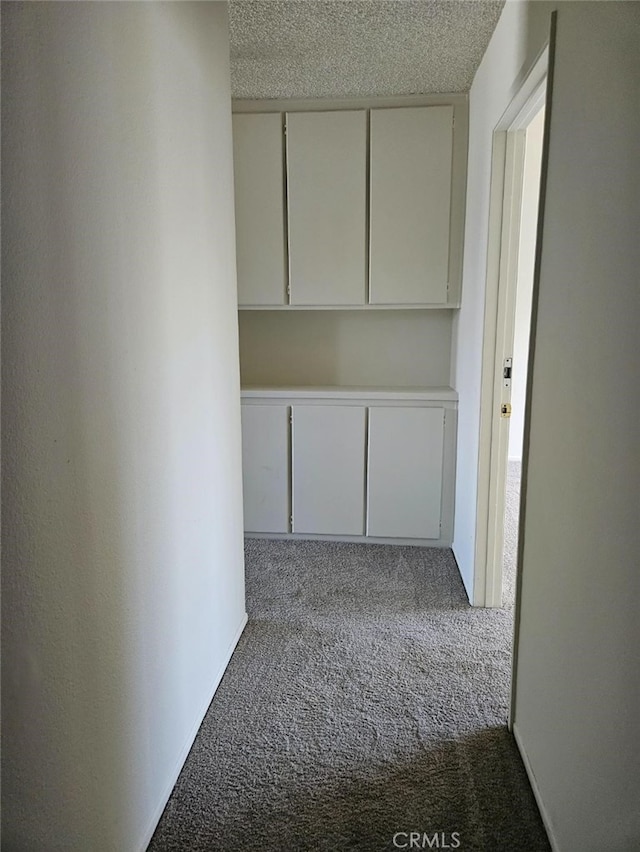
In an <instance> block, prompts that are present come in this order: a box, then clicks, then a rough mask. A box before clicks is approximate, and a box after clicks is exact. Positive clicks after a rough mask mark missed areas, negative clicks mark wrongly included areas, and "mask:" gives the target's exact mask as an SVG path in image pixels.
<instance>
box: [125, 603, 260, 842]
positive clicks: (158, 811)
mask: <svg viewBox="0 0 640 852" xmlns="http://www.w3.org/2000/svg"><path fill="white" fill-rule="evenodd" d="M247 620H248V616H247V613H246V612H245V614H244V617H243V619H242V621H241V622H240V626H239V627H238V631H237V633H236V635H235V637H234V639H233V641H232V642H231V644H230V645H229V648H228V650H227V653H226V654H225V657H224V660H223V662H222V665H221V666H220V671H219V672H218V675H217V676H216V679H215V681H214V683H213V687H212V689H211V693H210V695H209V697H208V698H207V699H206V701H205V703H204V707H202V708H201V711H200V712H199V713H198V715H197V717H196V723H195V724H194V726H193V728H192V730H191V731H190V733H189V736H188V737H187V739H186V742H185V744H184V746H183V747H182V750H181V752H180V756H179V758H178V761H177V763H176V766H175V769H174V771H173V772H172V774H171V776H170V778H169V782H168V783H167V786H166V787H165V791H164V793H163V794H162V796H161V798H160V804H159V805H158V807H157V808H156V810H155V813H154V815H153V818H152V819H151V823H150V825H149V828H148V829H147V831H146V832H145V834H144V835H143V839H142V842H141V843H140V845H139V846H138V850H139V852H146V849H147V847H148V845H149V843H150V842H151V838H152V837H153V833H154V831H155V830H156V828H157V826H158V823H159V822H160V817H161V816H162V814H163V811H164V809H165V808H166V806H167V802H168V801H169V796H170V795H171V793H172V791H173V788H174V787H175V786H176V781H177V780H178V776H179V775H180V772H181V771H182V767H183V766H184V762H185V760H186V759H187V755H188V754H189V752H190V751H191V746H192V745H193V742H194V740H195V738H196V734H197V733H198V731H199V730H200V725H202V720H203V719H204V717H205V715H206V712H207V710H208V709H209V705H210V704H211V702H212V701H213V697H214V695H215V694H216V690H217V689H218V687H219V686H220V681H221V680H222V676H223V675H224V673H225V671H226V670H227V666H228V665H229V661H230V660H231V657H232V655H233V652H234V651H235V649H236V645H237V644H238V641H239V640H240V637H241V636H242V632H243V630H244V628H245V627H246V626H247Z"/></svg>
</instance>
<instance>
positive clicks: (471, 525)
mask: <svg viewBox="0 0 640 852" xmlns="http://www.w3.org/2000/svg"><path fill="white" fill-rule="evenodd" d="M552 8H553V4H551V3H546V2H532V3H524V2H522V3H521V2H513V0H510V2H507V3H506V4H505V7H504V10H503V12H502V15H501V17H500V21H499V22H498V26H497V27H496V30H495V32H494V34H493V37H492V39H491V41H490V43H489V47H488V48H487V51H486V53H485V56H484V58H483V60H482V62H481V64H480V67H479V69H478V72H477V74H476V77H475V79H474V82H473V86H472V88H471V93H470V98H469V165H468V174H467V208H466V224H465V246H464V271H463V282H462V301H461V308H460V311H459V312H458V315H457V316H456V318H455V320H454V326H453V339H452V363H453V364H454V365H455V367H454V373H453V384H454V387H455V388H456V390H457V391H458V393H459V394H460V408H459V419H458V450H457V462H456V470H457V473H456V507H455V533H454V543H453V550H454V554H455V557H456V560H457V562H458V566H459V568H460V573H461V575H462V579H463V582H464V584H465V587H466V590H467V594H468V595H469V598H470V599H473V580H474V560H475V539H476V510H477V498H478V446H479V428H480V382H481V366H482V342H483V341H482V335H483V322H484V297H485V284H486V267H487V236H488V221H489V187H490V179H491V149H492V141H493V139H492V137H493V131H494V128H495V126H496V124H497V123H498V121H499V119H500V117H501V116H502V113H503V112H504V111H505V109H506V108H507V106H508V105H509V103H510V102H511V100H512V99H513V97H514V95H515V94H516V93H517V92H518V90H519V88H520V87H521V85H522V82H523V80H524V79H525V77H526V74H527V73H528V71H529V70H530V68H531V66H532V65H533V63H534V62H535V59H536V57H537V56H538V54H539V53H540V52H541V51H542V49H543V48H544V45H545V43H546V41H547V40H548V37H549V22H550V15H551V9H552Z"/></svg>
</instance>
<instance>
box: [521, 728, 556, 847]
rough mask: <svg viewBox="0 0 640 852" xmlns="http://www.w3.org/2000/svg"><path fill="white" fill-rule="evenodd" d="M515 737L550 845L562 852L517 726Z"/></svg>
mask: <svg viewBox="0 0 640 852" xmlns="http://www.w3.org/2000/svg"><path fill="white" fill-rule="evenodd" d="M513 737H514V739H515V741H516V745H517V747H518V751H519V752H520V757H521V758H522V762H523V764H524V768H525V771H526V773H527V778H528V779H529V784H530V785H531V789H532V791H533V795H534V798H535V800H536V804H537V806H538V810H539V811H540V816H541V817H542V822H543V824H544V828H545V831H546V832H547V837H548V839H549V843H550V845H551V849H552V850H553V852H560V844H559V843H558V840H557V838H556V836H555V834H554V833H553V826H552V824H551V819H550V817H549V813H548V811H547V808H546V806H545V803H544V801H543V799H542V794H541V793H540V789H539V787H538V782H537V781H536V776H535V775H534V774H533V769H532V768H531V762H530V760H529V755H528V754H527V752H526V751H525V748H524V745H523V743H522V740H521V738H520V734H519V733H518V729H517V727H516V725H514V726H513Z"/></svg>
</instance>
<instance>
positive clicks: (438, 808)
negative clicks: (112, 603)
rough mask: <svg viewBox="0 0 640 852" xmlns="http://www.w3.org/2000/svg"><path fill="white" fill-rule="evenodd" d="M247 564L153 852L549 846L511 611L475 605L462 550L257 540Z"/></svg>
mask: <svg viewBox="0 0 640 852" xmlns="http://www.w3.org/2000/svg"><path fill="white" fill-rule="evenodd" d="M510 505H511V503H510ZM507 525H508V520H507ZM513 561H514V560H513V559H510V560H506V562H507V567H506V570H507V572H509V570H511V571H512V570H513ZM246 567H247V595H248V601H247V603H248V611H249V624H248V626H247V628H246V630H245V633H244V635H243V637H242V639H241V641H240V643H239V645H238V647H237V650H236V652H235V654H234V656H233V658H232V661H231V664H230V666H229V668H228V670H227V673H226V674H225V676H224V679H223V681H222V683H221V685H220V688H219V689H218V692H217V694H216V697H215V699H214V701H213V704H212V706H211V708H210V709H209V712H208V714H207V716H206V718H205V720H204V723H203V726H202V728H201V730H200V732H199V734H198V737H197V739H196V742H195V745H194V747H193V749H192V751H191V754H190V756H189V758H188V759H187V762H186V765H185V767H184V769H183V772H182V774H181V776H180V778H179V781H178V783H177V785H176V788H175V790H174V792H173V794H172V797H171V799H170V801H169V805H168V806H167V809H166V811H165V814H164V816H163V817H162V819H161V821H160V824H159V826H158V829H157V831H156V834H155V836H154V838H153V840H152V842H151V845H150V847H149V852H160V850H176V852H177V850H185V849H189V850H191V851H192V852H200V850H202V852H205V850H206V852H214V850H229V849H237V850H242V849H261V850H270V851H271V850H272V852H289V850H310V852H311V850H327V852H338V850H363V852H376V850H385V849H393V848H402V847H401V846H400V845H399V844H402V843H406V842H407V838H406V837H405V835H404V834H399V835H398V836H397V843H396V846H394V842H393V838H394V835H396V833H398V832H411V831H419V832H420V833H421V837H422V834H423V833H424V834H426V835H427V837H428V838H429V839H431V840H432V839H433V835H434V834H435V833H436V832H437V833H438V834H439V842H440V843H441V844H442V843H443V841H444V842H448V843H449V844H450V846H451V848H461V849H464V850H475V852H499V850H505V852H507V850H509V852H517V850H522V852H537V850H540V852H542V850H547V849H548V848H549V847H548V844H547V840H546V837H545V834H544V831H543V828H542V825H541V822H540V818H539V816H538V812H537V809H536V806H535V803H534V800H533V795H532V793H531V791H530V788H529V785H528V782H527V779H526V776H525V772H524V769H523V767H522V764H521V761H520V758H519V755H518V753H517V750H516V747H515V745H514V744H513V742H512V740H511V737H510V735H509V734H508V733H507V730H506V718H507V705H508V691H509V677H510V655H511V630H512V611H511V610H510V609H505V610H482V609H471V608H470V607H469V606H468V604H467V602H466V597H465V594H464V591H463V588H462V584H461V582H460V579H459V575H458V573H457V570H456V567H455V563H454V561H453V558H452V556H451V554H450V552H449V551H448V550H437V549H426V548H412V547H384V546H377V545H363V544H355V545H351V544H331V543H326V542H322V543H320V542H299V541H298V542H278V541H264V540H249V541H247V545H246ZM511 587H512V585H511V584H508V585H507V588H511ZM442 832H444V834H441V833H442ZM456 842H458V843H459V847H456V846H455V845H452V844H454V843H456ZM426 848H428V847H426ZM445 848H446V847H445Z"/></svg>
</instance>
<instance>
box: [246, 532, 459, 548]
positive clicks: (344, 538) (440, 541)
mask: <svg viewBox="0 0 640 852" xmlns="http://www.w3.org/2000/svg"><path fill="white" fill-rule="evenodd" d="M244 535H245V538H266V539H271V540H273V541H337V542H343V543H346V544H399V545H402V546H403V547H404V546H409V547H441V548H442V547H449V548H450V547H451V542H450V541H449V540H448V539H445V538H379V537H374V536H371V535H316V534H315V533H266V532H264V533H263V532H246V531H245V534H244Z"/></svg>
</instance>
